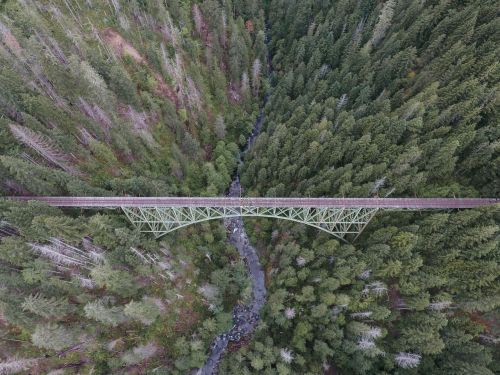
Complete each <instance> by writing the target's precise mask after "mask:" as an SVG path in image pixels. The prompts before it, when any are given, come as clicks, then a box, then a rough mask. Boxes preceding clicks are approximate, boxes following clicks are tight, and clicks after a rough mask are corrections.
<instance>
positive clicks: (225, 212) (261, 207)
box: [11, 196, 500, 240]
mask: <svg viewBox="0 0 500 375" xmlns="http://www.w3.org/2000/svg"><path fill="white" fill-rule="evenodd" d="M11 199H15V200H23V201H29V200H36V201H41V202H45V203H47V204H49V205H52V206H57V207H80V208H118V209H121V210H123V212H124V213H125V215H126V216H127V218H128V219H129V220H130V221H131V222H132V224H133V225H135V226H136V227H137V228H139V230H140V231H142V232H146V233H152V234H153V235H154V236H155V237H156V238H159V237H161V236H163V235H165V234H167V233H170V232H172V231H174V230H177V229H179V228H183V227H186V226H188V225H191V224H195V223H201V222H204V221H208V220H213V219H224V218H230V217H239V216H243V217H266V218H275V219H284V220H291V221H295V222H298V223H302V224H306V225H310V226H312V227H315V228H317V229H320V230H322V231H325V232H327V233H329V234H331V235H333V236H335V237H338V238H340V239H342V240H345V239H346V236H348V235H353V236H358V235H359V234H360V233H361V232H362V231H363V229H364V228H365V227H366V225H367V224H368V223H369V221H370V220H371V219H372V218H373V216H374V215H375V214H376V213H377V211H379V210H449V209H466V208H475V207H480V206H487V205H494V204H497V203H500V199H499V198H240V197H216V198H211V197H189V198H188V197H32V196H28V197H11Z"/></svg>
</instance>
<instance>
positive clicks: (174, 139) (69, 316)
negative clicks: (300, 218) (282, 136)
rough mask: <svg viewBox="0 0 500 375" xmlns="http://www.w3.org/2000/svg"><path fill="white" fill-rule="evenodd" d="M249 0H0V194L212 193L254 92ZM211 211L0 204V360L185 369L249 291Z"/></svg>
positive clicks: (232, 161)
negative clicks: (183, 218) (131, 213)
mask: <svg viewBox="0 0 500 375" xmlns="http://www.w3.org/2000/svg"><path fill="white" fill-rule="evenodd" d="M260 8H261V7H259V4H258V2H253V1H251V2H250V1H248V2H247V1H235V2H234V3H233V4H232V3H231V2H229V1H227V2H226V1H224V2H218V1H211V0H208V1H203V2H194V1H176V0H168V1H165V2H163V1H147V2H145V1H127V2H125V1H117V0H109V1H108V0H106V1H96V0H93V1H90V0H89V1H85V2H83V1H72V0H61V1H30V0H26V1H10V0H8V1H2V2H0V87H1V90H0V192H1V193H2V195H55V196H56V195H78V196H81V195H98V196H99V195H134V196H156V195H159V196H168V195H220V194H223V192H224V190H226V189H227V187H228V184H229V181H230V180H231V177H230V176H231V174H232V173H233V171H234V170H235V167H236V155H237V153H238V150H239V148H240V147H242V146H243V144H244V143H245V141H246V136H247V135H248V134H249V133H250V131H251V128H252V125H253V122H254V119H255V117H256V116H257V113H258V110H259V106H260V102H261V97H262V95H263V92H264V89H265V83H264V81H263V76H264V75H265V71H264V68H263V63H262V62H261V61H264V58H265V56H266V47H265V44H264V33H263V24H264V22H263V12H262V10H260ZM225 238H226V233H225V230H224V227H223V226H222V225H221V223H218V222H213V223H205V224H204V225H201V226H197V227H192V228H189V229H187V230H186V231H183V232H182V233H180V234H179V235H178V236H177V235H176V234H173V235H172V236H169V237H168V238H165V239H164V240H161V241H156V240H154V239H153V238H152V237H151V236H149V235H142V234H140V233H139V232H138V231H136V230H135V229H133V228H132V227H131V226H130V224H128V223H127V222H126V220H125V216H124V215H123V214H120V212H118V211H110V210H106V211H101V212H97V211H95V210H86V211H81V210H59V209H55V208H50V207H47V206H45V205H42V204H33V203H30V204H20V203H14V202H10V201H0V332H1V335H0V336H2V341H1V342H2V343H1V344H0V373H1V374H10V373H18V372H23V371H24V373H30V374H48V373H51V374H62V373H75V374H76V373H78V374H109V373H151V371H152V370H153V369H156V370H155V372H154V373H168V374H186V373H187V372H188V371H190V370H191V369H195V368H199V367H201V366H202V365H203V363H204V361H205V358H206V356H207V354H206V353H207V352H208V349H209V345H210V343H211V341H212V340H213V338H214V337H215V336H216V335H217V334H219V333H221V332H223V331H225V330H227V329H228V328H229V327H230V326H231V324H232V323H231V309H232V307H233V305H234V304H235V303H236V301H246V300H247V299H248V298H249V290H250V289H249V288H250V285H249V282H248V279H247V276H246V274H245V266H244V263H243V261H242V260H241V259H239V257H238V253H237V251H236V250H235V249H234V248H233V247H232V246H230V245H228V244H226V242H225Z"/></svg>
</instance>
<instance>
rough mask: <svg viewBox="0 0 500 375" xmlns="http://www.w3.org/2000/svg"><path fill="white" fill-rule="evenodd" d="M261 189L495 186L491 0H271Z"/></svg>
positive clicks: (430, 191) (491, 192)
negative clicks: (270, 69)
mask: <svg viewBox="0 0 500 375" xmlns="http://www.w3.org/2000/svg"><path fill="white" fill-rule="evenodd" d="M269 7H270V12H269V15H270V16H269V17H270V23H271V25H272V28H271V52H272V54H273V55H274V58H273V68H274V72H275V74H274V75H273V77H272V81H273V84H274V86H275V87H274V88H273V90H272V95H271V96H270V98H269V102H268V105H267V107H266V114H267V121H266V124H265V128H264V130H265V133H264V134H262V136H261V137H260V138H259V141H258V143H257V145H256V147H255V148H254V150H253V155H255V157H254V158H253V159H252V160H250V161H249V162H248V163H247V164H246V166H247V168H246V170H245V171H246V173H244V179H243V180H242V181H243V183H244V184H245V185H246V186H248V187H249V188H251V189H252V191H253V192H255V194H266V195H269V196H283V195H299V194H305V195H310V196H322V195H325V196H368V195H369V194H374V193H377V192H379V193H380V194H385V193H386V192H388V191H390V190H392V189H394V194H395V195H396V196H413V195H417V196H420V197H423V196H442V197H446V196H478V195H479V196H480V195H483V196H495V195H498V194H499V188H498V186H499V185H498V181H499V168H498V166H499V165H500V164H499V160H500V159H499V144H498V140H499V138H500V134H499V131H500V130H499V129H500V128H499V127H498V82H499V66H498V53H499V46H498V41H499V39H498V38H499V33H498V26H499V18H498V13H497V11H498V4H497V2H495V1H481V2H478V1H421V2H419V1H394V0H391V1H385V2H381V1H379V2H377V1H373V0H366V1H360V2H358V1H347V0H346V1H333V2H330V1H322V2H312V1H271V2H270V6H269Z"/></svg>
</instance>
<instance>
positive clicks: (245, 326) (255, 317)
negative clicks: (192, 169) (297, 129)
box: [198, 30, 271, 375]
mask: <svg viewBox="0 0 500 375" xmlns="http://www.w3.org/2000/svg"><path fill="white" fill-rule="evenodd" d="M266 35H267V30H266ZM267 42H268V40H267V37H266V44H267ZM267 60H268V61H267V70H268V74H269V73H270V69H271V64H270V59H269V56H268V58H267ZM267 98H268V94H267V93H266V94H265V95H264V100H263V103H262V106H261V108H260V110H259V114H258V116H257V119H256V120H255V123H254V126H253V129H252V133H251V134H250V136H249V137H248V139H247V142H246V144H245V147H244V149H243V150H242V151H241V152H240V154H239V156H238V169H237V172H236V174H235V176H234V178H233V180H232V181H231V184H230V186H229V190H228V194H227V195H228V196H229V197H239V196H240V194H241V184H240V178H239V170H240V167H241V165H242V164H243V157H244V155H245V153H246V152H247V151H248V149H249V148H250V147H251V146H252V144H253V142H254V141H255V138H256V137H257V136H258V135H259V133H260V130H261V126H262V123H263V121H264V106H265V104H266V102H267ZM224 226H225V227H226V230H227V231H228V233H229V234H228V241H229V243H230V244H232V245H233V246H235V247H236V249H238V253H239V254H240V257H241V258H242V259H243V260H244V261H245V264H246V268H247V272H248V276H249V278H250V281H251V283H252V300H251V301H250V303H249V304H247V305H236V306H235V307H234V308H233V327H232V328H231V329H230V330H229V331H227V332H224V333H222V334H220V335H219V336H217V337H216V338H215V339H214V341H213V342H212V345H211V346H210V350H211V352H210V355H209V357H208V358H207V360H206V362H205V365H204V366H203V367H202V368H201V369H200V370H199V371H198V375H213V374H217V372H218V367H219V362H220V360H221V358H222V356H223V354H224V353H225V352H226V350H227V346H228V344H229V342H239V341H240V340H241V339H242V338H244V337H248V336H250V335H251V334H252V333H253V331H254V330H255V328H256V327H257V324H258V322H259V320H260V310H261V309H262V307H263V306H264V303H265V302H266V294H267V292H266V286H265V279H264V270H263V269H262V265H261V264H260V262H259V257H258V255H257V251H256V250H255V248H254V247H253V246H252V245H250V242H249V240H248V235H247V233H246V232H245V227H244V226H243V219H242V218H241V216H240V217H232V218H227V219H225V220H224Z"/></svg>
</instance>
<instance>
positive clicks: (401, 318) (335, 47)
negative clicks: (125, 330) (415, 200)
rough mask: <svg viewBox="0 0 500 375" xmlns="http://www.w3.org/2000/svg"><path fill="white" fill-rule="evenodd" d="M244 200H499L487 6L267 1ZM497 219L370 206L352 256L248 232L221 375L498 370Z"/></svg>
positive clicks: (491, 10)
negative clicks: (252, 303)
mask: <svg viewBox="0 0 500 375" xmlns="http://www.w3.org/2000/svg"><path fill="white" fill-rule="evenodd" d="M268 3H269V4H268V7H269V24H270V30H271V35H270V40H271V42H270V50H271V54H272V56H273V59H272V66H273V74H272V75H271V77H270V78H271V86H272V88H271V95H270V97H269V101H268V103H267V105H266V110H265V113H266V121H265V122H264V125H263V133H262V134H261V135H260V136H259V137H258V138H257V141H256V143H255V147H254V148H253V149H252V150H251V152H250V153H249V155H247V158H246V163H245V164H244V166H243V172H242V179H241V181H242V185H243V186H245V187H246V188H247V190H246V191H247V194H249V195H254V196H270V197H273V196H310V197H319V196H327V197H332V196H337V197H342V196H351V197H369V196H374V195H375V196H377V195H378V196H381V197H383V196H386V195H387V194H392V196H396V197H402V196H416V197H431V196H432V197H437V196H439V197H454V196H493V197H495V196H498V194H499V186H500V184H499V181H500V179H499V170H500V169H499V165H500V164H499V161H500V159H499V155H500V154H499V139H500V133H499V129H500V128H499V127H498V122H499V116H498V89H499V77H500V76H499V65H498V62H497V61H498V56H499V52H500V50H499V43H498V42H499V36H500V34H499V32H498V30H499V21H500V20H499V18H498V4H497V2H494V1H404V0H398V1H394V0H387V1H371V0H367V1H349V0H342V1H280V0H276V1H269V2H268ZM499 219H500V217H499V210H498V207H496V208H495V207H493V208H491V209H484V210H467V211H463V212H457V211H450V212H434V213H433V212H419V213H412V212H406V213H405V212H395V211H393V212H379V213H378V214H377V215H376V216H375V218H374V219H373V220H372V221H371V223H370V224H369V226H368V227H367V229H366V230H365V232H364V233H363V234H362V236H361V237H359V238H358V239H357V240H356V241H355V242H354V243H353V244H344V243H341V242H338V241H336V240H332V239H331V237H330V236H328V235H325V234H322V233H318V232H317V231H315V230H310V229H308V228H306V227H304V226H300V225H291V224H289V223H279V222H274V221H273V222H271V221H264V220H259V221H255V222H254V223H252V225H249V228H248V231H252V232H253V234H254V238H253V240H254V241H257V243H259V244H260V249H261V258H262V259H264V262H265V267H266V270H267V278H268V291H269V301H268V305H267V310H266V312H265V314H264V324H263V325H262V329H261V331H260V332H258V333H257V335H256V337H255V340H254V342H253V343H251V345H250V346H249V347H248V349H247V350H246V351H239V352H237V354H234V355H233V356H232V357H229V358H227V359H226V360H225V362H224V364H223V369H224V371H223V373H227V374H232V373H236V371H237V369H240V368H242V367H243V368H246V371H247V372H248V373H269V374H271V373H279V374H319V373H322V372H324V373H325V374H337V373H339V374H387V373H397V374H399V373H419V374H470V373H481V374H493V373H494V372H495V371H496V372H498V371H499V369H498V358H499V352H498V347H495V343H498V339H497V338H496V337H498V336H497V335H498V323H497V322H496V323H495V321H496V320H497V319H498V306H499V305H500V300H499V298H498V297H499V292H500V289H499V274H500V268H499V266H498V259H499V258H498V256H499V254H500V244H499V237H498V236H499V226H498V224H499V222H500V221H499Z"/></svg>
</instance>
